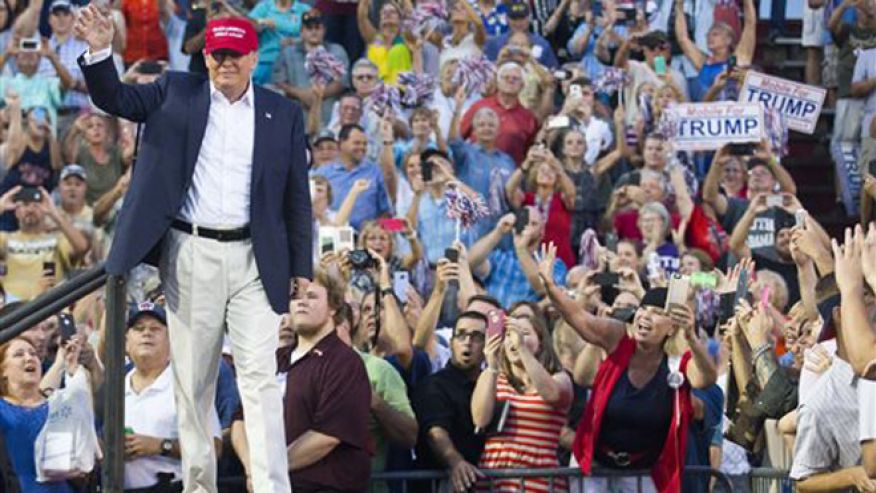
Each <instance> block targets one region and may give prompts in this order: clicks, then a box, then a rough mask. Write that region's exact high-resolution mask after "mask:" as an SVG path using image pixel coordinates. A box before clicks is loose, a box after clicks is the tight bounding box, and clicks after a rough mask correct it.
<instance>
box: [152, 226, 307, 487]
mask: <svg viewBox="0 0 876 493" xmlns="http://www.w3.org/2000/svg"><path fill="white" fill-rule="evenodd" d="M160 272H161V278H162V281H163V283H164V287H165V296H166V299H167V309H168V310H167V315H168V320H167V321H168V330H169V335H170V345H171V360H172V362H173V380H174V395H175V397H176V404H177V416H178V423H179V438H180V447H181V449H182V470H183V483H184V484H185V490H184V491H185V492H187V493H188V492H199V493H200V492H209V493H215V492H216V455H215V450H214V448H213V438H212V434H211V433H210V426H209V424H210V422H209V420H208V416H209V413H210V410H211V407H212V406H214V405H215V404H214V402H215V398H216V379H217V378H218V375H219V358H220V357H221V352H222V341H223V338H224V335H225V331H226V330H227V331H228V334H229V336H230V339H231V343H232V350H233V355H234V364H235V368H236V370H237V383H238V390H239V391H240V397H241V400H242V401H243V411H244V414H245V416H246V435H247V439H248V442H249V455H250V457H249V460H250V468H251V476H252V483H253V489H254V491H257V492H259V493H262V492H264V493H289V491H290V490H291V487H290V485H289V475H288V474H289V471H288V465H287V460H286V440H285V436H286V435H285V432H284V425H283V402H282V398H281V392H280V385H279V384H278V383H277V380H276V378H275V374H276V372H277V361H276V356H275V353H276V350H277V345H278V342H279V333H278V329H279V325H280V316H279V315H277V314H276V313H274V312H273V310H272V309H271V306H270V304H269V303H268V298H267V295H266V294H265V290H264V288H263V287H262V283H261V280H260V278H259V274H258V270H257V269H256V264H255V256H254V254H253V250H252V242H251V241H250V240H246V241H236V242H219V241H216V240H211V239H207V238H200V237H196V236H192V235H189V234H186V233H183V232H181V231H177V230H175V229H171V230H170V231H169V232H168V234H167V236H166V238H165V241H164V245H163V251H162V263H161V266H160Z"/></svg>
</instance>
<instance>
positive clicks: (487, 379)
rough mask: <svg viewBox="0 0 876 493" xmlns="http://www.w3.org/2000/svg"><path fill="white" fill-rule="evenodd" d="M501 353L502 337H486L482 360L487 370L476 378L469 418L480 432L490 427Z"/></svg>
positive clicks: (495, 335)
mask: <svg viewBox="0 0 876 493" xmlns="http://www.w3.org/2000/svg"><path fill="white" fill-rule="evenodd" d="M501 351H502V337H501V336H500V335H499V334H493V335H491V336H488V337H487V345H486V346H485V347H484V359H485V360H486V362H487V368H486V369H485V370H484V371H482V372H481V374H480V376H478V381H477V383H476V384H475V389H474V392H473V393H472V395H471V418H472V421H474V425H475V427H477V428H480V429H481V430H484V429H486V428H487V427H488V426H490V422H491V421H492V420H493V411H494V410H495V408H496V379H497V378H498V376H499V353H500V352H501Z"/></svg>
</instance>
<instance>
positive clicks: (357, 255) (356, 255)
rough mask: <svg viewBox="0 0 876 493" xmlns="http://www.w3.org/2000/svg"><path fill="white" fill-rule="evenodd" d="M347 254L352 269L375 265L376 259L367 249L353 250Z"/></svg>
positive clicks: (368, 267) (363, 268) (367, 267)
mask: <svg viewBox="0 0 876 493" xmlns="http://www.w3.org/2000/svg"><path fill="white" fill-rule="evenodd" d="M347 256H348V258H349V259H350V265H352V266H353V268H354V269H358V270H365V269H370V268H373V267H377V261H376V260H375V259H374V258H373V257H372V256H371V254H370V253H368V251H367V250H353V251H352V252H350V253H349V254H347Z"/></svg>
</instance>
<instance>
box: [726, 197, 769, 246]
mask: <svg viewBox="0 0 876 493" xmlns="http://www.w3.org/2000/svg"><path fill="white" fill-rule="evenodd" d="M767 209H768V207H767V205H766V195H765V194H758V195H755V196H754V197H752V198H751V202H749V203H748V208H747V209H745V213H744V214H743V215H742V218H741V219H739V222H738V223H736V227H734V228H733V233H732V234H731V235H730V251H731V252H733V254H734V255H736V256H737V257H739V258H741V257H748V256H750V255H751V251H750V250H749V248H748V244H747V242H748V232H749V230H751V225H752V224H754V219H755V218H756V217H757V215H758V214H760V213H762V212H766V210H767Z"/></svg>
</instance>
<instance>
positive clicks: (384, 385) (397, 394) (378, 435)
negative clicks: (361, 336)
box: [356, 350, 414, 492]
mask: <svg viewBox="0 0 876 493" xmlns="http://www.w3.org/2000/svg"><path fill="white" fill-rule="evenodd" d="M356 352H357V353H359V355H360V356H362V360H363V361H364V362H365V371H366V372H367V373H368V380H369V381H370V382H371V389H372V390H373V391H374V392H377V395H379V396H380V398H381V399H383V400H384V401H386V403H387V404H389V406H390V407H392V408H393V409H395V410H396V411H398V412H401V413H404V414H406V415H408V416H410V417H412V418H413V417H414V410H413V408H411V401H410V400H409V399H408V389H407V386H406V385H405V382H404V380H402V377H401V375H399V374H398V372H397V371H396V370H395V368H393V366H392V365H391V364H389V362H388V361H386V360H384V359H383V358H378V357H377V356H372V355H370V354H368V353H363V352H362V351H359V350H356ZM368 433H370V434H371V439H372V440H374V456H373V457H372V458H371V472H372V473H375V472H383V470H384V469H385V468H386V448H387V444H386V437H384V436H383V431H382V430H381V429H380V424H379V423H378V422H377V418H375V416H374V413H372V414H371V419H370V420H369V422H368ZM373 491H376V492H384V491H387V488H386V484H385V483H380V484H377V485H375V487H374V489H373Z"/></svg>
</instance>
